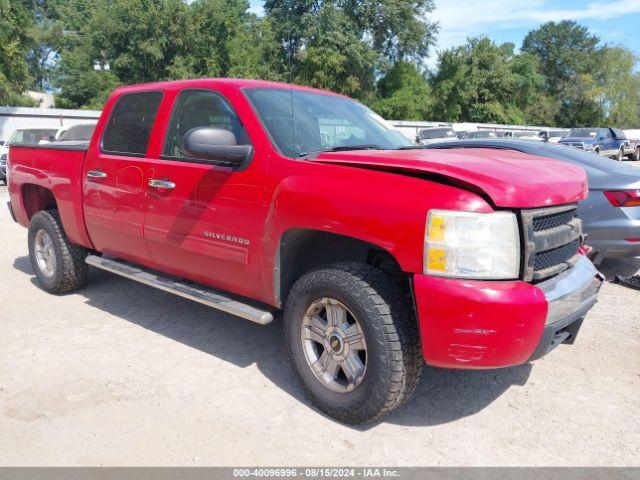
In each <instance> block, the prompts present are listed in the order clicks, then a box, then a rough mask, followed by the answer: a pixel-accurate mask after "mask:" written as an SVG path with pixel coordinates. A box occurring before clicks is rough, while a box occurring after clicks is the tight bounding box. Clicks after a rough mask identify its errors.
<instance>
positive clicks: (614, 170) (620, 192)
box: [426, 139, 640, 264]
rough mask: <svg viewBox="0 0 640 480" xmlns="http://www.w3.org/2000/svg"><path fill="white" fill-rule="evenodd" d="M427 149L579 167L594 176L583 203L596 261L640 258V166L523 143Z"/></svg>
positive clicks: (472, 142) (463, 143)
mask: <svg viewBox="0 0 640 480" xmlns="http://www.w3.org/2000/svg"><path fill="white" fill-rule="evenodd" d="M426 148H495V149H509V150H516V151H519V152H522V153H527V154H531V155H538V156H541V157H547V158H554V159H557V160H562V161H566V162H569V163H573V164H575V165H579V166H580V167H582V168H584V170H585V172H586V173H587V176H588V178H589V197H588V198H587V199H586V200H584V201H582V202H580V204H579V205H578V216H579V217H580V218H581V219H582V222H583V228H584V232H585V234H586V235H587V239H586V243H587V245H590V246H592V247H593V248H594V250H595V252H594V257H593V260H594V263H596V264H597V263H600V262H602V260H604V259H605V258H615V257H636V256H640V168H638V167H633V166H631V165H628V164H624V163H621V162H616V161H615V160H611V159H608V158H603V157H601V156H600V155H597V154H594V153H588V152H584V151H581V150H577V149H575V148H571V147H567V146H564V145H554V144H549V143H542V142H530V141H522V140H506V139H498V140H491V139H487V140H459V141H452V142H446V143H439V144H437V145H429V146H428V147H426Z"/></svg>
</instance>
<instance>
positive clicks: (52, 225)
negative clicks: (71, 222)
mask: <svg viewBox="0 0 640 480" xmlns="http://www.w3.org/2000/svg"><path fill="white" fill-rule="evenodd" d="M28 238H29V259H30V260H31V266H32V267H33V271H34V272H35V274H36V278H37V279H38V282H39V283H40V285H42V288H44V289H45V290H46V291H47V292H49V293H66V292H69V291H71V290H76V289H78V288H80V287H81V286H83V285H84V283H85V281H86V278H87V265H86V263H85V261H84V260H85V257H86V256H87V250H86V249H85V248H83V247H81V246H79V245H75V244H73V243H71V242H70V241H69V239H68V238H67V236H66V235H65V233H64V230H63V229H62V223H61V222H60V216H59V215H58V212H57V211H55V210H47V211H41V212H38V213H36V214H35V215H34V216H33V217H32V218H31V221H30V223H29V237H28Z"/></svg>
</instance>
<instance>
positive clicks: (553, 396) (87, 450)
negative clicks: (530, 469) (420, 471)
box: [0, 187, 640, 466]
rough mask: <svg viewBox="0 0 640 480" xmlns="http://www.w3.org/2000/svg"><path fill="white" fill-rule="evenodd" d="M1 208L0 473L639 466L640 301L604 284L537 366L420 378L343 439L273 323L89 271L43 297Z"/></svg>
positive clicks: (614, 267) (431, 373)
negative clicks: (123, 468)
mask: <svg viewBox="0 0 640 480" xmlns="http://www.w3.org/2000/svg"><path fill="white" fill-rule="evenodd" d="M0 200H1V201H2V205H0V285H1V287H2V289H1V291H2V296H1V297H2V300H1V301H0V342H1V343H0V465H4V466H6V465H149V466H151V465H209V466H214V465H225V466H229V465H257V466H276V465H296V466H305V465H322V466H338V465H340V466H345V465H351V466H366V465H386V466H403V465H414V466H418V465H496V466H498V465H514V466H515V465H580V466H592V465H593V466H595V465H599V466H603V465H617V466H623V465H635V466H640V413H639V410H640V408H639V407H640V291H635V290H630V289H628V288H625V287H622V286H619V285H615V284H612V283H607V284H606V285H605V286H604V289H603V291H602V294H601V297H600V301H599V303H598V304H597V306H596V307H595V308H594V310H593V311H592V312H591V313H590V314H589V316H588V317H587V320H586V321H585V324H584V325H583V328H582V331H581V332H580V335H579V336H578V339H577V341H576V344H575V345H573V346H565V345H563V346H560V347H559V348H558V349H556V350H555V351H554V352H553V353H551V354H550V355H549V356H547V357H546V358H544V359H542V360H539V361H537V362H535V363H534V364H527V365H522V366H519V367H514V368H509V369H503V370H496V371H471V372H464V371H446V370H438V369H432V368H427V369H425V371H424V374H423V377H422V381H421V383H420V385H419V386H418V389H417V391H416V394H415V395H414V397H413V398H412V399H411V400H410V402H409V403H408V404H407V405H406V406H404V407H403V408H402V409H400V410H398V411H396V412H395V413H394V414H392V415H391V416H389V417H387V418H385V419H384V420H383V421H382V422H379V423H377V424H374V425H368V426H366V427H361V428H352V427H348V426H344V425H341V424H339V423H337V422H335V421H333V420H332V419H330V418H327V417H325V416H323V415H322V414H320V413H319V412H317V411H316V410H315V409H314V408H313V407H312V406H311V405H310V404H309V402H307V401H306V400H305V399H304V397H303V395H302V390H301V388H300V387H299V386H298V385H297V384H296V381H295V378H294V376H293V374H292V372H291V369H290V368H289V365H288V364H287V360H286V357H285V354H284V345H283V341H282V332H281V331H282V328H281V327H282V326H281V324H280V323H279V322H274V323H272V324H270V325H268V326H259V325H256V324H252V323H249V322H246V321H244V320H241V319H237V318H235V317H231V316H229V315H226V314H221V313H219V312H216V311H215V310H211V309H209V308H207V307H204V306H201V305H198V304H195V303H192V302H189V301H187V300H184V299H181V298H177V297H174V296H171V295H169V294H166V293H163V292H161V291H157V290H154V289H152V288H149V287H145V286H142V285H139V284H136V283H134V282H131V281H129V280H126V279H122V278H119V277H116V276H113V275H111V274H109V273H106V272H101V271H97V270H92V271H91V273H90V281H89V284H88V285H87V287H86V288H84V289H83V290H81V291H79V292H77V293H73V294H69V295H63V296H51V295H48V294H46V293H45V292H43V291H42V290H40V289H39V288H38V286H37V285H36V283H35V280H34V275H33V272H32V269H31V265H30V263H29V259H28V257H27V243H26V230H24V229H23V228H21V227H19V226H17V225H16V224H14V223H13V222H12V221H11V220H10V218H9V215H8V212H7V210H6V208H5V206H4V203H5V201H6V189H5V188H4V187H0ZM639 269H640V260H639V259H632V260H625V261H617V262H609V263H607V264H605V265H604V266H603V268H602V270H603V271H604V273H606V274H607V275H608V276H609V277H610V278H611V277H612V275H613V274H615V273H622V274H626V275H628V274H631V273H634V272H636V271H638V270H639Z"/></svg>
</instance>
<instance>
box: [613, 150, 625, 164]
mask: <svg viewBox="0 0 640 480" xmlns="http://www.w3.org/2000/svg"><path fill="white" fill-rule="evenodd" d="M615 159H616V160H617V161H618V162H621V161H622V160H623V159H624V152H623V151H622V149H620V150H618V153H616V156H615Z"/></svg>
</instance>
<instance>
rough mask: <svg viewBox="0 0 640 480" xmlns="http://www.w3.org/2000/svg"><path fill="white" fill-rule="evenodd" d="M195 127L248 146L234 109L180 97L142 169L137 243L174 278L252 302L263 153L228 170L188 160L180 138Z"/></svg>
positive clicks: (209, 99) (217, 99)
mask: <svg viewBox="0 0 640 480" xmlns="http://www.w3.org/2000/svg"><path fill="white" fill-rule="evenodd" d="M197 127H211V128H223V129H226V130H229V131H231V132H232V133H234V135H235V137H236V141H237V144H238V145H251V144H252V142H251V139H250V138H249V135H248V134H247V132H246V130H245V128H244V126H243V124H242V122H241V120H240V118H239V117H238V115H237V114H236V112H235V109H234V108H233V107H232V105H231V103H230V102H228V101H227V99H226V98H225V97H223V96H222V95H221V94H220V93H218V92H217V91H214V90H210V89H187V90H183V91H181V92H180V94H179V95H178V96H177V97H176V99H175V101H174V105H173V107H172V112H171V117H170V119H169V121H168V124H167V127H166V131H165V136H164V145H163V148H162V152H161V155H160V156H159V158H157V159H154V165H153V167H152V168H150V169H149V185H150V186H149V189H148V194H147V212H146V219H145V236H146V239H147V244H148V248H149V252H150V255H151V258H152V260H153V262H154V264H156V265H158V267H160V268H161V269H162V270H164V271H167V272H170V273H173V274H175V275H179V276H181V277H185V278H189V279H191V280H195V281H199V282H201V283H205V284H209V285H212V286H215V287H218V288H222V289H224V290H229V291H232V292H235V293H238V294H241V295H247V296H253V295H256V292H258V290H259V285H257V279H258V276H259V275H258V271H259V265H258V261H259V259H260V255H259V254H258V253H259V251H260V248H261V240H262V235H263V226H264V219H265V215H266V206H265V205H264V202H263V197H264V183H265V175H266V172H265V168H266V159H265V158H264V153H263V152H262V151H261V150H260V149H259V148H256V149H255V150H254V153H253V158H252V159H251V161H250V163H249V164H248V165H245V166H244V167H243V168H241V169H240V170H235V171H234V170H231V169H230V168H229V167H228V166H226V165H225V164H223V163H222V162H221V163H220V164H219V165H217V164H215V163H213V164H212V163H207V162H203V161H202V160H198V159H194V158H189V157H188V156H187V154H186V153H185V152H184V151H183V149H182V138H183V136H184V134H185V133H187V132H188V131H189V130H191V129H193V128H197ZM158 181H159V182H160V183H158ZM154 185H155V186H154Z"/></svg>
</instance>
